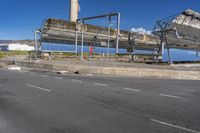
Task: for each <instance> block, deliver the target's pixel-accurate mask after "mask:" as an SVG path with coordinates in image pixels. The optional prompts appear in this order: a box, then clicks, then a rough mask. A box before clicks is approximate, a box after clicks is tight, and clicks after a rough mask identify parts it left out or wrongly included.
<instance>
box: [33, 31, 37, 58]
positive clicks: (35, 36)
mask: <svg viewBox="0 0 200 133" xmlns="http://www.w3.org/2000/svg"><path fill="white" fill-rule="evenodd" d="M34 40H35V46H34V47H35V59H36V60H37V53H38V41H37V30H35V31H34Z"/></svg>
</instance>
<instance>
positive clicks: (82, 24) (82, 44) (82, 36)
mask: <svg viewBox="0 0 200 133" xmlns="http://www.w3.org/2000/svg"><path fill="white" fill-rule="evenodd" d="M83 26H84V22H82V23H81V38H82V43H81V60H84V59H83V52H84V50H83V46H84V33H83Z"/></svg>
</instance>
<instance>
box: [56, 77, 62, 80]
mask: <svg viewBox="0 0 200 133" xmlns="http://www.w3.org/2000/svg"><path fill="white" fill-rule="evenodd" d="M55 78H56V79H59V80H62V79H64V78H62V77H55Z"/></svg>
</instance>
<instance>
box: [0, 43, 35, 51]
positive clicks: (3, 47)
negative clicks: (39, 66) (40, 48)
mask: <svg viewBox="0 0 200 133" xmlns="http://www.w3.org/2000/svg"><path fill="white" fill-rule="evenodd" d="M34 49H35V48H34V46H29V45H26V44H0V51H34Z"/></svg>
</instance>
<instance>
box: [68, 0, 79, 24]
mask: <svg viewBox="0 0 200 133" xmlns="http://www.w3.org/2000/svg"><path fill="white" fill-rule="evenodd" d="M78 12H79V3H78V0H70V13H69V16H70V17H69V20H70V21H71V22H76V20H77V19H78Z"/></svg>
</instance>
